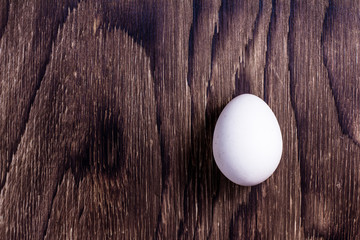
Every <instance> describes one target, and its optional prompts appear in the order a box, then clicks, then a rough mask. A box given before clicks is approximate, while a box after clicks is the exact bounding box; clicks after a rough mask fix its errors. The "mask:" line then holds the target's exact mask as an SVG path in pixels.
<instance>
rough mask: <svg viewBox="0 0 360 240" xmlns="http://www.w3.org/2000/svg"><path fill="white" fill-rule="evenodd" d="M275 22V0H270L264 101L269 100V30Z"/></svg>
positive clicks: (273, 26)
mask: <svg viewBox="0 0 360 240" xmlns="http://www.w3.org/2000/svg"><path fill="white" fill-rule="evenodd" d="M275 24H276V1H275V0H272V2H271V16H270V22H269V26H268V32H267V37H266V54H265V67H264V90H263V91H264V101H265V102H266V103H268V102H269V99H268V94H267V84H268V82H267V80H268V79H267V77H266V76H267V74H266V73H267V69H268V67H269V55H270V53H269V51H270V50H269V49H270V47H271V30H272V29H273V28H275Z"/></svg>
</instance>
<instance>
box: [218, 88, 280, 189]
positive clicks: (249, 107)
mask: <svg viewBox="0 0 360 240" xmlns="http://www.w3.org/2000/svg"><path fill="white" fill-rule="evenodd" d="M282 148H283V143H282V136H281V130H280V126H279V123H278V121H277V119H276V117H275V114H274V113H273V112H272V110H271V109H270V107H269V106H268V105H267V104H266V103H265V102H264V101H263V100H262V99H261V98H259V97H257V96H255V95H252V94H242V95H240V96H238V97H236V98H234V99H233V100H231V101H230V102H229V103H228V104H227V105H226V106H225V108H224V109H223V111H222V112H221V114H220V116H219V118H218V120H217V122H216V126H215V130H214V135H213V154H214V158H215V162H216V164H217V166H218V167H219V169H220V171H221V172H222V173H223V174H224V175H225V176H226V177H227V178H228V179H230V180H231V181H232V182H234V183H236V184H239V185H242V186H254V185H257V184H259V183H261V182H263V181H265V180H266V179H268V178H269V177H270V176H271V175H272V174H273V173H274V171H275V170H276V168H277V167H278V165H279V162H280V159H281V155H282Z"/></svg>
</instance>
